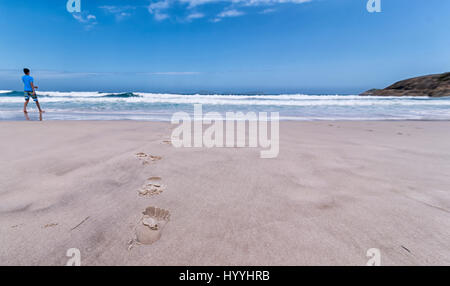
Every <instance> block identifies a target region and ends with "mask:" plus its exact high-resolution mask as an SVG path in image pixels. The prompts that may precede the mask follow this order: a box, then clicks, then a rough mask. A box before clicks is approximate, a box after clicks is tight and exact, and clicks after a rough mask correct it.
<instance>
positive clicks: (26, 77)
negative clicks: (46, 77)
mask: <svg viewBox="0 0 450 286" xmlns="http://www.w3.org/2000/svg"><path fill="white" fill-rule="evenodd" d="M22 81H23V84H24V86H25V88H24V90H25V91H33V88H32V87H31V83H34V81H33V78H32V77H31V76H29V75H24V76H23V77H22Z"/></svg>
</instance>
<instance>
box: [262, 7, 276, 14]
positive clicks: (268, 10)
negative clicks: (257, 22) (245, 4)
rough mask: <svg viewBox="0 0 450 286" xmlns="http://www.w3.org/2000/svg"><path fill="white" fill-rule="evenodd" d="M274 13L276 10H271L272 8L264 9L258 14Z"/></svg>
mask: <svg viewBox="0 0 450 286" xmlns="http://www.w3.org/2000/svg"><path fill="white" fill-rule="evenodd" d="M275 11H277V10H276V9H273V8H267V9H264V10H262V11H261V12H259V14H270V13H273V12H275Z"/></svg>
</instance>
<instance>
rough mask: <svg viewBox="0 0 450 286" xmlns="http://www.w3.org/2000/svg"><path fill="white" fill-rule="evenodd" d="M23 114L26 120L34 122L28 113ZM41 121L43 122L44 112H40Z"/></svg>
mask: <svg viewBox="0 0 450 286" xmlns="http://www.w3.org/2000/svg"><path fill="white" fill-rule="evenodd" d="M23 114H24V115H25V120H27V121H32V120H31V119H30V116H29V115H28V112H24V113H23ZM39 121H42V112H39Z"/></svg>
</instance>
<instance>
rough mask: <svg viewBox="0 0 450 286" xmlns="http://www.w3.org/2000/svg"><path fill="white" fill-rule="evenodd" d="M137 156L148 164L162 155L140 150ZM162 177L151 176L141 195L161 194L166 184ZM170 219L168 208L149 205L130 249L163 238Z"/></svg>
mask: <svg viewBox="0 0 450 286" xmlns="http://www.w3.org/2000/svg"><path fill="white" fill-rule="evenodd" d="M136 157H137V158H138V159H139V160H140V161H142V164H143V165H147V164H149V163H150V162H152V161H159V160H161V159H162V157H160V156H153V155H150V154H146V153H144V152H139V153H137V154H136ZM161 181H162V178H161V177H150V178H148V179H147V181H146V183H145V184H144V185H143V186H142V187H141V188H140V189H139V190H138V194H139V196H141V197H152V196H155V195H159V194H161V193H162V192H163V191H164V190H165V189H166V186H165V185H163V184H162V183H161ZM169 219H170V212H169V211H168V210H166V209H162V208H158V207H154V206H149V207H147V208H146V209H145V210H144V211H143V212H142V216H141V218H140V219H139V221H138V223H137V225H136V226H135V228H134V238H133V239H132V240H130V241H129V243H128V250H131V249H132V248H133V246H135V245H139V244H152V243H154V242H156V241H158V240H159V239H160V238H161V235H162V231H163V229H164V227H165V226H166V224H167V222H169Z"/></svg>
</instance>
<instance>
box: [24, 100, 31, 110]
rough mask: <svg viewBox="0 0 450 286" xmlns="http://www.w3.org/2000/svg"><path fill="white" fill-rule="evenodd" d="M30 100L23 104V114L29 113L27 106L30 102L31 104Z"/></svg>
mask: <svg viewBox="0 0 450 286" xmlns="http://www.w3.org/2000/svg"><path fill="white" fill-rule="evenodd" d="M29 101H30V100H29V99H28V100H25V103H24V104H23V112H24V113H28V111H27V105H28V102H29Z"/></svg>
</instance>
